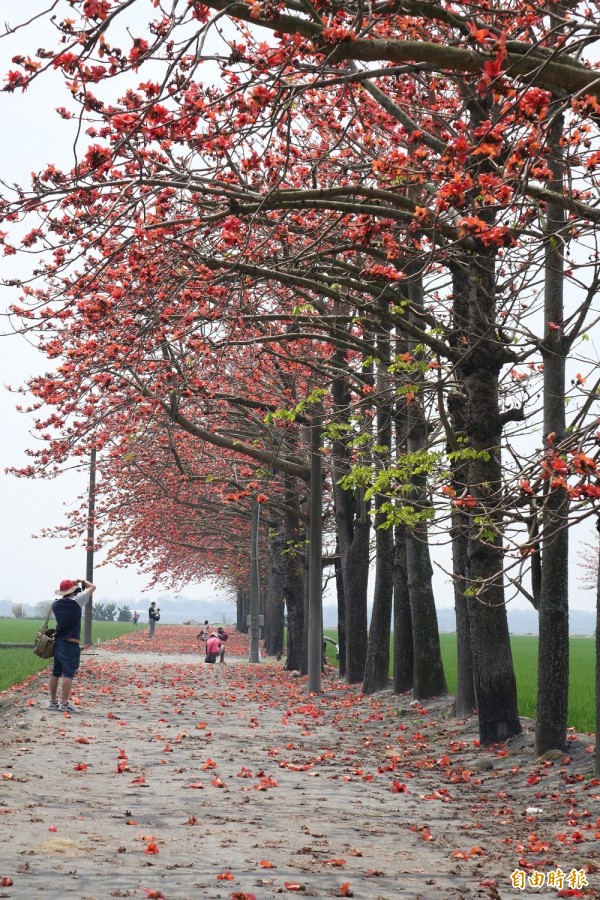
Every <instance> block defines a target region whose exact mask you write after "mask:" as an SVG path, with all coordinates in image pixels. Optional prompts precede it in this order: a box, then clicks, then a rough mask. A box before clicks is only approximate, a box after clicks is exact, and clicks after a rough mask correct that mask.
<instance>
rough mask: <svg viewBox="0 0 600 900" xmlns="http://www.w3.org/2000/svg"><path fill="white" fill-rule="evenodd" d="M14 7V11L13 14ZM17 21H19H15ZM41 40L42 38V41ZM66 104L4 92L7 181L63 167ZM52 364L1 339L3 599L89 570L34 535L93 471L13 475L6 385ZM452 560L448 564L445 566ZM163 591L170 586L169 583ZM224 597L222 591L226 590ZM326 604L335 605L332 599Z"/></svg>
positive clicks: (55, 89)
mask: <svg viewBox="0 0 600 900" xmlns="http://www.w3.org/2000/svg"><path fill="white" fill-rule="evenodd" d="M43 5H44V4H43V3H42V2H41V0H28V3H27V10H28V13H29V10H33V9H36V8H40V7H42V6H43ZM19 8H20V7H19V6H17V5H15V6H14V7H13V8H12V10H11V15H12V16H13V18H15V19H16V17H18V16H19V14H20V13H19ZM13 10H14V11H13ZM12 24H14V22H13V23H12ZM38 39H39V42H38ZM40 45H43V37H42V35H41V34H39V35H38V36H37V37H36V39H32V38H31V37H29V38H26V36H25V34H24V33H21V34H20V35H18V36H17V37H14V36H13V37H11V38H10V39H9V40H6V39H4V38H3V39H2V40H0V72H1V73H2V76H1V77H2V78H4V76H5V73H6V71H7V70H8V69H9V68H10V67H11V65H10V58H11V56H12V55H14V54H15V53H16V52H23V51H25V52H27V50H29V53H32V51H35V49H36V48H37V47H38V46H40ZM61 105H66V104H65V98H64V95H63V94H62V92H61V90H60V86H59V84H58V79H54V80H53V79H46V78H44V79H42V81H41V82H39V83H35V84H34V85H33V86H32V87H31V88H30V89H29V90H28V91H27V92H26V93H25V94H22V93H15V94H8V93H4V92H1V93H0V122H1V123H2V132H3V134H2V141H0V173H1V177H2V178H3V180H5V181H9V182H10V181H16V182H20V183H26V184H27V183H28V181H29V174H30V173H31V172H32V171H34V170H35V171H37V170H39V169H41V168H42V167H43V166H44V165H45V164H46V163H49V162H56V163H58V164H59V165H61V164H62V163H65V164H66V162H67V160H68V159H69V155H68V154H69V153H70V147H69V132H68V125H67V123H65V122H64V120H62V119H60V118H59V117H58V115H57V114H56V113H55V112H54V108H55V107H56V106H61ZM20 265H22V264H21V263H19V261H18V259H16V258H15V257H1V256H0V278H1V279H5V278H11V277H18V276H19V274H23V269H21V271H19V266H20ZM16 299H17V292H16V291H15V290H14V289H9V288H6V287H0V310H4V309H6V307H7V306H8V304H9V303H10V302H12V301H14V300H16ZM5 325H6V323H5V321H4V322H3V321H2V320H0V332H1V333H2V334H4V333H5V332H6V327H3V326H5ZM45 368H46V363H45V360H44V359H42V358H40V354H38V353H37V351H35V350H34V349H33V348H31V347H30V346H29V345H28V344H27V343H26V342H25V341H24V340H23V339H22V338H20V337H18V336H11V337H2V338H0V416H1V421H2V435H1V437H0V541H1V545H2V558H3V564H2V567H1V569H0V599H4V598H12V599H13V600H21V601H23V602H25V603H37V602H38V601H40V600H45V599H47V598H50V597H52V595H53V592H54V590H55V588H56V587H57V586H58V583H59V582H60V581H61V580H62V579H63V578H66V577H83V576H84V575H85V565H86V558H85V550H84V548H83V546H81V547H80V548H77V549H74V550H66V549H64V547H63V546H62V544H61V542H60V541H57V540H50V539H35V538H34V537H33V535H34V534H35V533H36V532H39V531H40V530H41V529H43V528H45V527H49V526H52V525H53V524H56V523H58V522H60V521H61V520H62V517H63V514H64V510H65V506H66V507H68V506H69V505H70V504H72V503H73V502H74V501H75V500H76V498H77V497H78V495H79V494H81V493H82V492H83V491H85V489H86V485H87V475H84V474H81V475H74V474H69V475H65V476H62V477H60V478H59V479H57V480H55V481H52V482H47V481H31V480H25V479H17V478H15V477H14V476H10V475H6V474H5V473H4V469H5V467H6V466H11V465H22V464H24V463H25V462H26V457H25V455H24V451H25V449H26V448H27V447H28V446H32V438H31V436H30V435H29V428H30V423H29V422H28V420H27V417H26V416H24V415H22V414H19V413H17V412H16V410H15V405H16V403H17V402H18V400H17V398H15V397H14V396H12V395H11V394H10V393H9V392H8V391H7V390H6V388H5V385H8V384H11V385H13V386H17V385H19V384H20V383H22V382H23V381H24V380H25V378H26V377H27V376H29V375H31V374H34V373H35V372H37V371H40V370H42V371H43V370H44V369H45ZM593 536H594V532H593V526H592V525H589V526H586V527H585V528H582V529H578V531H577V533H576V534H574V535H573V537H574V540H573V541H572V546H573V550H572V564H571V571H572V576H573V577H572V578H571V597H572V601H571V607H572V608H574V609H586V610H590V611H591V610H592V609H594V608H595V597H594V594H593V592H589V591H584V590H583V589H582V588H581V586H580V585H579V584H578V581H577V575H576V571H577V568H578V558H577V550H578V545H580V543H581V541H584V540H593ZM446 565H448V564H446ZM94 580H95V581H96V583H97V584H98V595H99V596H100V597H108V598H111V599H114V600H130V599H133V600H137V599H138V598H140V597H141V593H142V591H143V589H144V587H145V585H146V583H147V579H146V577H145V576H143V575H138V574H137V573H136V570H135V568H134V567H131V568H128V569H117V568H115V567H113V566H106V567H101V568H99V569H98V570H97V572H96V575H95V579H94ZM161 590H168V586H164V588H162V589H161ZM159 592H160V591H159V590H154V591H152V592H151V593H150V594H144V595H143V596H144V599H143V600H142V601H141V602H140V605H141V606H145V605H146V602H147V599H148V597H149V596H153V595H154V596H155V595H157V594H158V593H159ZM182 593H185V594H186V596H188V597H192V598H198V599H201V598H205V599H212V598H214V597H215V596H216V595H217V594H216V591H215V589H214V588H213V587H212V585H210V584H207V583H204V584H190V585H189V587H188V588H186V589H185V590H184V591H183V592H182ZM436 594H437V603H438V605H439V606H452V605H453V597H452V590H451V586H450V585H449V584H448V582H447V579H446V577H445V576H444V575H442V574H438V575H437V576H436ZM219 596H222V595H219ZM326 602H333V598H329V599H327V600H326ZM513 603H514V605H515V607H519V608H530V606H529V604H528V603H527V601H525V600H517V601H513Z"/></svg>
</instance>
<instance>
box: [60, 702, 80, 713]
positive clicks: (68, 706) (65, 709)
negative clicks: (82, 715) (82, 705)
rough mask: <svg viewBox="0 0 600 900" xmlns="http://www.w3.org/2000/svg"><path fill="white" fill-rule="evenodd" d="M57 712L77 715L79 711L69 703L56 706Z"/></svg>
mask: <svg viewBox="0 0 600 900" xmlns="http://www.w3.org/2000/svg"><path fill="white" fill-rule="evenodd" d="M58 711H59V712H66V713H77V712H79V710H78V709H77V708H76V707H75V706H72V705H71V704H70V703H59V704H58Z"/></svg>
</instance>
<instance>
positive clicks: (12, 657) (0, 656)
mask: <svg viewBox="0 0 600 900" xmlns="http://www.w3.org/2000/svg"><path fill="white" fill-rule="evenodd" d="M43 624H44V621H43V619H0V644H27V643H29V644H31V648H32V649H29V648H28V647H23V648H15V649H12V648H11V649H9V650H4V649H0V691H5V690H6V689H7V688H9V687H10V686H11V685H13V684H18V683H19V682H21V681H24V680H25V679H26V678H28V677H29V675H33V674H34V673H35V672H41V670H42V669H45V668H47V667H48V666H50V664H51V663H52V660H49V659H40V658H39V657H38V656H36V655H35V654H34V652H33V641H34V639H35V636H36V634H37V633H38V631H39V630H40V628H41V627H42V625H43ZM137 627H138V629H139V628H140V626H139V625H138V626H137ZM133 628H134V626H133V625H132V624H131V622H92V639H93V640H94V643H95V642H96V641H97V640H100V641H108V640H110V639H111V638H116V637H120V636H121V635H122V634H127V632H129V631H132V630H133Z"/></svg>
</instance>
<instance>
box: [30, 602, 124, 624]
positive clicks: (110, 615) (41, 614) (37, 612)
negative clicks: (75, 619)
mask: <svg viewBox="0 0 600 900" xmlns="http://www.w3.org/2000/svg"><path fill="white" fill-rule="evenodd" d="M19 606H21V604H13V607H12V613H13V615H14V616H15V617H16V618H22V617H23V612H22V609H21V614H20V615H17V612H16V611H15V607H19ZM47 612H48V603H47V602H46V601H45V600H40V602H39V603H36V605H35V607H34V617H35V618H38V619H44V618H45V617H46V613H47ZM92 618H93V619H94V620H95V621H96V622H131V619H132V613H131V610H130V608H129V607H128V606H127V605H126V604H125V605H124V606H117V604H116V603H94V604H93V606H92Z"/></svg>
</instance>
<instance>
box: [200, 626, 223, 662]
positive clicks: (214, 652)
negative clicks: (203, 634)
mask: <svg viewBox="0 0 600 900" xmlns="http://www.w3.org/2000/svg"><path fill="white" fill-rule="evenodd" d="M220 653H221V640H220V638H219V635H218V634H216V633H215V632H214V631H213V633H212V634H211V636H210V637H209V638H208V640H207V642H206V656H205V657H204V662H207V663H215V662H216V661H217V656H219V654H220Z"/></svg>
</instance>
